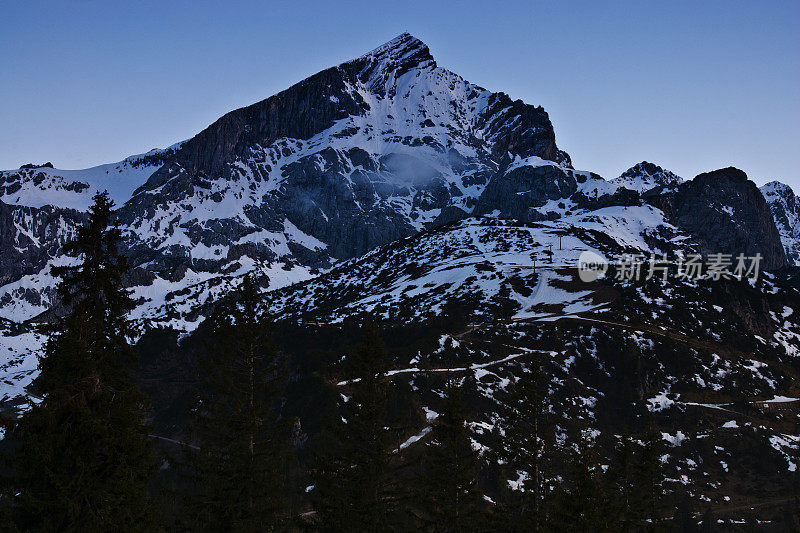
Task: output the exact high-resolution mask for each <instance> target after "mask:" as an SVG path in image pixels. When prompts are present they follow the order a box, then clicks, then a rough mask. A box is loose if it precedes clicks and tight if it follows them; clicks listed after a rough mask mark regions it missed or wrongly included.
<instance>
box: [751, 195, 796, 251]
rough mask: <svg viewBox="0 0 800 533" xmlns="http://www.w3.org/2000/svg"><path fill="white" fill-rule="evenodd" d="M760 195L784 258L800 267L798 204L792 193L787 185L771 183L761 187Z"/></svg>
mask: <svg viewBox="0 0 800 533" xmlns="http://www.w3.org/2000/svg"><path fill="white" fill-rule="evenodd" d="M761 194H763V195H764V199H765V200H766V201H767V203H768V204H769V207H770V209H771V210H772V215H773V217H774V218H775V226H776V227H777V228H778V231H779V232H780V234H781V242H782V243H783V247H784V248H785V249H786V258H787V259H788V260H789V263H790V264H792V265H796V266H800V203H798V200H797V197H796V196H795V194H794V191H792V188H791V187H789V186H788V185H785V184H783V183H780V182H778V181H771V182H769V183H767V184H766V185H764V186H763V187H761Z"/></svg>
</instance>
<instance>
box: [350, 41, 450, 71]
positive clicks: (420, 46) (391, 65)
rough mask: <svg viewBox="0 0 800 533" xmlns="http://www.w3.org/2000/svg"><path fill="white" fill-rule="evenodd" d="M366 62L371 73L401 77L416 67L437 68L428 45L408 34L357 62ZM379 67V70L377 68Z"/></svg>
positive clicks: (360, 58)
mask: <svg viewBox="0 0 800 533" xmlns="http://www.w3.org/2000/svg"><path fill="white" fill-rule="evenodd" d="M355 62H366V63H367V64H368V65H369V67H367V68H368V70H369V71H371V72H376V71H377V72H383V73H384V74H385V73H388V72H392V71H394V72H395V77H399V76H401V75H402V74H404V73H405V72H408V71H409V70H411V69H412V68H415V67H435V66H436V61H435V60H434V59H433V56H432V55H431V52H430V50H429V49H428V45H427V44H425V43H424V42H422V41H421V40H419V39H417V38H416V37H414V36H413V35H411V34H410V33H408V32H405V33H401V34H400V35H398V36H397V37H395V38H394V39H392V40H390V41H387V42H385V43H384V44H382V45H380V46H379V47H377V48H375V49H374V50H372V51H370V52H367V53H366V54H364V55H363V56H361V57H359V58H358V59H356V60H355ZM376 67H378V68H376Z"/></svg>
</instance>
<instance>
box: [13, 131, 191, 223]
mask: <svg viewBox="0 0 800 533" xmlns="http://www.w3.org/2000/svg"><path fill="white" fill-rule="evenodd" d="M181 144H182V143H178V144H175V145H173V146H170V147H169V148H166V149H164V150H159V149H153V150H150V151H149V152H147V153H145V154H139V155H133V156H130V157H126V158H125V159H123V160H122V161H120V162H118V163H109V164H106V165H99V166H96V167H92V168H87V169H83V170H62V169H57V168H52V167H51V166H34V165H24V166H23V167H22V168H19V169H18V170H4V171H0V202H3V203H6V204H9V205H18V206H27V207H36V208H41V207H44V206H46V205H49V206H53V207H62V208H68V209H75V210H78V211H86V210H87V209H88V208H89V206H90V205H91V203H92V196H94V195H95V194H96V193H97V192H100V191H104V190H107V191H108V193H109V194H110V196H111V199H112V200H114V202H115V203H116V204H117V205H122V204H123V203H125V202H127V201H128V199H130V197H131V195H132V194H133V191H135V190H136V189H137V188H138V187H140V186H141V185H143V184H144V182H145V181H147V179H148V178H149V177H150V176H151V175H152V174H153V172H155V171H156V170H157V169H158V168H159V167H161V165H163V164H164V161H165V159H166V158H167V157H169V155H171V154H174V153H175V152H176V151H177V150H178V148H180V146H181Z"/></svg>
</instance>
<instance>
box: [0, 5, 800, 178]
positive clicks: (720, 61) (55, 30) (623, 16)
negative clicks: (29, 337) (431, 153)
mask: <svg viewBox="0 0 800 533" xmlns="http://www.w3.org/2000/svg"><path fill="white" fill-rule="evenodd" d="M112 4H114V5H112ZM403 31H409V32H411V33H412V34H414V35H415V36H417V37H419V38H420V39H422V40H423V41H425V42H426V43H427V44H428V45H429V47H430V49H431V52H432V53H433V55H434V57H435V58H436V59H437V62H438V64H439V65H440V66H443V67H445V68H448V69H450V70H452V71H454V72H456V73H458V74H460V75H461V76H463V77H464V78H466V79H467V80H469V81H471V82H474V83H477V84H479V85H482V86H484V87H486V88H487V89H491V90H496V91H497V90H502V91H504V92H507V93H509V94H510V95H511V96H512V98H521V99H523V100H524V101H526V102H529V103H533V104H540V105H543V106H544V107H545V109H546V110H547V111H548V112H549V113H550V117H551V119H552V121H553V123H554V125H555V130H556V138H557V141H558V144H559V147H561V148H562V149H564V150H566V151H568V152H569V153H570V154H571V155H572V158H573V162H574V164H575V166H576V167H577V168H581V169H587V170H594V171H596V172H598V173H600V174H601V175H603V176H604V177H607V178H612V177H615V176H617V175H618V174H619V173H620V172H622V171H623V170H625V169H626V168H627V167H629V166H631V165H633V164H634V163H636V162H638V161H641V160H643V159H647V160H649V161H653V162H655V163H657V164H660V165H662V166H664V167H666V168H669V169H671V170H673V171H674V172H676V173H678V174H679V175H681V176H683V177H686V178H691V177H693V176H694V175H695V174H697V173H699V172H702V171H707V170H711V169H714V168H719V167H723V166H728V165H734V166H737V167H740V168H742V169H743V170H745V171H746V172H747V173H748V175H749V176H750V177H751V178H752V179H754V180H755V181H756V182H757V183H759V184H761V183H764V182H766V181H769V180H772V179H778V180H781V181H784V182H787V183H789V184H791V185H792V186H794V187H795V189H800V98H799V97H800V2H797V1H789V2H752V3H738V2H729V1H724V2H715V1H709V2H680V1H668V2H655V1H639V2H634V1H617V2H608V3H600V2H578V1H567V2H559V3H555V2H543V1H542V2H519V3H505V4H496V3H494V2H490V1H488V0H486V1H483V2H446V3H445V2H442V3H438V4H434V5H431V3H430V2H413V1H405V2H397V3H385V2H378V1H372V2H345V3H334V2H325V3H323V2H310V3H305V2H300V1H296V0H295V1H292V2H286V3H263V2H244V1H241V2H237V1H228V2H152V3H150V2H140V1H133V2H114V3H112V2H88V1H63V2H37V1H35V0H34V1H27V2H11V1H8V2H4V3H3V5H2V7H0V74H2V81H1V82H0V168H16V167H18V166H19V165H20V164H22V163H27V162H38V163H43V162H45V161H52V162H53V163H54V164H55V165H56V167H59V168H83V167H87V166H91V165H95V164H100V163H106V162H112V161H117V160H119V159H122V158H123V157H125V156H127V155H131V154H135V153H140V152H144V151H147V150H149V149H150V148H153V147H163V146H167V145H170V144H172V143H174V142H176V141H179V140H182V139H185V138H188V137H191V136H192V135H194V134H195V133H197V132H198V131H200V130H201V129H203V128H204V127H205V126H207V125H208V124H210V123H211V122H213V121H214V120H215V119H216V118H217V117H219V116H220V115H222V114H223V113H225V112H227V111H229V110H232V109H235V108H237V107H241V106H244V105H247V104H250V103H253V102H256V101H258V100H261V99H263V98H266V97H267V96H270V95H271V94H274V93H275V92H278V91H280V90H282V89H284V88H286V87H288V86H289V85H291V84H293V83H295V82H297V81H299V80H301V79H303V78H304V77H306V76H308V75H311V74H313V73H315V72H317V71H319V70H321V69H323V68H326V67H328V66H332V65H334V64H337V63H340V62H342V61H345V60H347V59H351V58H353V57H356V56H358V55H361V54H362V53H364V52H366V51H368V50H370V49H372V48H374V47H376V46H378V45H379V44H381V43H383V42H385V41H387V40H389V39H391V38H392V37H394V36H395V35H397V34H399V33H401V32H403Z"/></svg>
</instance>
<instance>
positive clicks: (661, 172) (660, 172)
mask: <svg viewBox="0 0 800 533" xmlns="http://www.w3.org/2000/svg"><path fill="white" fill-rule="evenodd" d="M612 182H613V183H616V184H617V185H621V186H622V187H625V188H626V189H631V190H634V191H637V192H639V193H643V192H645V191H648V190H650V189H653V188H654V187H673V186H675V185H678V184H680V183H681V182H683V178H681V177H680V176H678V175H676V174H674V173H673V172H670V171H669V170H665V169H663V168H661V167H660V166H658V165H656V164H655V163H651V162H649V161H642V162H641V163H637V164H635V165H633V166H632V167H631V168H629V169H628V170H626V171H625V172H623V173H622V174H620V176H619V177H618V178H615V179H613V180H612Z"/></svg>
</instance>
